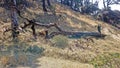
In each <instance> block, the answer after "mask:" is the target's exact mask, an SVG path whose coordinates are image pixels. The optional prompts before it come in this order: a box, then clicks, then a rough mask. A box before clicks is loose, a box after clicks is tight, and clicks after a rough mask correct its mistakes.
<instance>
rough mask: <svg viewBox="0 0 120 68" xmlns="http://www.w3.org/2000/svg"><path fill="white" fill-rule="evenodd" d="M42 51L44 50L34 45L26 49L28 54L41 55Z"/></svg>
mask: <svg viewBox="0 0 120 68" xmlns="http://www.w3.org/2000/svg"><path fill="white" fill-rule="evenodd" d="M43 51H44V48H42V47H38V46H36V45H34V46H29V47H28V48H27V49H26V52H30V53H33V54H41V53H42V52H43Z"/></svg>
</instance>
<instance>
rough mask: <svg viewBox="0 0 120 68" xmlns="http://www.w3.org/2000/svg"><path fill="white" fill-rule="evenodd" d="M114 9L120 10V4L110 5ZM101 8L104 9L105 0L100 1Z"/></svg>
mask: <svg viewBox="0 0 120 68" xmlns="http://www.w3.org/2000/svg"><path fill="white" fill-rule="evenodd" d="M110 7H111V9H112V10H119V11H120V5H116V4H115V5H111V6H110ZM99 8H100V9H102V8H103V0H100V1H99Z"/></svg>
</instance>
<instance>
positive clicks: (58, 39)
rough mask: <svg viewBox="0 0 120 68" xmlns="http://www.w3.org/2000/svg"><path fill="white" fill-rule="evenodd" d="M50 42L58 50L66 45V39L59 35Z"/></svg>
mask: <svg viewBox="0 0 120 68" xmlns="http://www.w3.org/2000/svg"><path fill="white" fill-rule="evenodd" d="M52 42H53V43H54V44H55V46H57V47H59V48H65V47H66V46H67V45H68V39H67V37H65V36H61V35H58V36H55V37H54V38H53V39H52Z"/></svg>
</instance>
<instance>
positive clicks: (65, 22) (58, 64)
mask: <svg viewBox="0 0 120 68" xmlns="http://www.w3.org/2000/svg"><path fill="white" fill-rule="evenodd" d="M35 6H37V7H36V8H32V7H31V8H28V9H27V12H29V13H25V14H24V15H25V16H26V17H29V18H36V19H37V20H38V21H41V22H45V23H46V22H47V23H48V22H49V23H51V22H52V23H54V22H57V23H59V25H60V27H61V28H63V29H65V30H67V31H72V30H73V31H96V30H97V29H96V27H95V26H96V25H98V24H102V27H103V30H102V32H103V33H104V34H106V35H108V36H106V37H105V38H104V39H99V38H93V37H90V39H91V40H87V39H85V38H81V39H69V38H66V37H61V36H60V37H57V40H56V38H55V37H54V38H53V39H50V40H45V39H44V38H41V37H39V36H38V39H37V40H34V39H33V36H32V33H31V30H30V29H29V28H27V30H28V31H27V32H25V33H22V32H21V33H20V35H19V41H20V43H18V44H17V45H20V46H19V47H20V50H24V51H25V49H27V48H29V46H38V47H42V48H43V49H45V51H44V52H43V53H42V56H43V57H42V58H41V57H40V56H37V55H35V56H32V58H33V57H39V58H37V59H33V60H35V61H36V60H37V61H38V62H36V64H39V65H41V66H38V68H48V67H49V68H94V67H97V68H119V64H120V62H119V59H120V58H119V54H120V31H119V30H118V29H116V28H114V27H113V26H111V25H108V24H105V23H103V22H100V21H97V20H93V19H92V18H91V17H90V16H87V15H86V16H84V15H81V14H79V13H77V12H74V11H72V10H70V9H69V8H68V7H66V6H64V7H62V6H60V5H56V7H55V8H56V16H54V15H51V16H50V15H49V14H48V15H44V14H43V11H41V10H42V8H41V7H39V6H40V5H38V4H36V5H35ZM0 9H1V8H0ZM34 10H36V11H34ZM0 12H3V9H2V10H0ZM39 16H41V17H39ZM59 16H61V17H59ZM55 17H57V18H55ZM58 18H60V19H58ZM73 18H74V19H73ZM39 19H40V20H39ZM0 24H1V26H0V32H1V33H0V45H6V46H7V47H9V46H11V45H12V44H13V43H12V41H11V37H8V36H10V34H11V33H10V32H8V33H6V35H2V33H3V28H4V27H8V26H10V23H4V21H3V20H1V21H0ZM40 30H41V28H38V29H37V31H40ZM54 30H55V29H54V28H51V29H50V31H54ZM51 40H56V41H55V42H56V45H59V44H60V46H61V45H63V46H65V47H64V48H63V49H62V48H59V47H56V46H54V44H55V43H54V42H51ZM21 42H25V43H26V44H24V43H21ZM66 45H67V47H66ZM33 49H34V48H33ZM28 50H29V49H28ZM31 51H34V50H31ZM0 52H1V51H0ZM26 52H27V51H26ZM36 52H37V51H35V52H29V53H30V54H31V53H32V54H33V55H34V54H35V53H36ZM29 53H27V54H29ZM27 54H25V53H24V52H22V54H21V53H19V54H18V60H17V61H16V59H15V56H10V55H7V56H4V55H2V54H1V55H2V56H1V57H0V58H1V59H0V61H1V64H2V65H3V66H7V65H15V66H16V67H17V66H19V65H22V64H23V68H24V64H25V65H26V64H28V63H29V62H30V59H29V57H28V55H27ZM116 56H117V57H116ZM30 57H31V56H30ZM112 61H113V62H112ZM106 64H107V66H106ZM31 65H35V64H31ZM93 66H94V67H93ZM28 67H29V66H28ZM29 68H30V67H29Z"/></svg>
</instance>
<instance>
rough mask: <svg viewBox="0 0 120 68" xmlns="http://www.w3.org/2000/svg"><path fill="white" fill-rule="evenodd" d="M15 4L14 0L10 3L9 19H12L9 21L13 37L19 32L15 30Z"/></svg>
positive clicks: (16, 20) (16, 21) (16, 26)
mask: <svg viewBox="0 0 120 68" xmlns="http://www.w3.org/2000/svg"><path fill="white" fill-rule="evenodd" d="M15 6H16V0H13V5H11V7H10V8H11V10H10V12H11V20H12V23H11V27H12V36H13V39H15V38H17V36H18V34H19V32H18V31H17V29H18V19H17V12H16V9H15Z"/></svg>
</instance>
